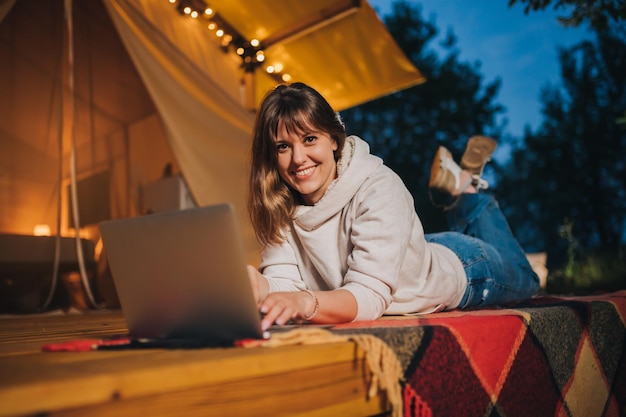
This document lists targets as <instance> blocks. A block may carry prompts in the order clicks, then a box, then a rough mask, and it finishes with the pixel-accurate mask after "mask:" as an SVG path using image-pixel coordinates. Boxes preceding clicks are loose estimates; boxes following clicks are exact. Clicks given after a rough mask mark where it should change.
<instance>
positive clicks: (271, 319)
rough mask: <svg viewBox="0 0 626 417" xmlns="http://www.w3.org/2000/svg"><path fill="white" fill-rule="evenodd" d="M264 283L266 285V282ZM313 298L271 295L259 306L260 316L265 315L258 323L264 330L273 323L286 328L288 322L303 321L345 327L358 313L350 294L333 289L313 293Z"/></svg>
mask: <svg viewBox="0 0 626 417" xmlns="http://www.w3.org/2000/svg"><path fill="white" fill-rule="evenodd" d="M265 282H267V281H265ZM314 295H315V297H313V296H311V294H310V293H309V292H307V291H294V292H275V293H270V294H268V295H267V297H265V299H263V300H262V301H261V303H260V305H259V306H260V310H261V313H264V314H265V317H263V320H262V322H261V324H262V326H263V329H264V330H266V329H267V328H269V327H270V326H271V325H272V324H273V323H276V324H279V325H281V324H286V323H287V322H288V321H289V320H306V319H307V317H311V315H313V313H314V312H315V310H316V303H317V304H318V306H317V309H318V311H317V313H316V314H315V315H314V317H312V318H311V320H310V321H311V322H313V323H319V324H321V323H325V324H331V323H348V322H351V321H352V320H354V318H355V317H356V315H357V312H358V306H357V303H356V299H355V298H354V296H353V295H352V293H351V292H350V291H347V290H344V289H341V288H339V289H336V290H332V291H315V292H314Z"/></svg>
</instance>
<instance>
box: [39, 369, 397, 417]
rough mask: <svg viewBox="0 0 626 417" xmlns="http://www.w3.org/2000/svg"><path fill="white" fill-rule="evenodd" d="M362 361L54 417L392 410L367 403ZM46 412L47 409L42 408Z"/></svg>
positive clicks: (378, 400) (364, 413)
mask: <svg viewBox="0 0 626 417" xmlns="http://www.w3.org/2000/svg"><path fill="white" fill-rule="evenodd" d="M364 366H365V364H364V361H363V360H360V361H358V362H356V363H349V362H344V363H340V364H335V365H330V366H323V367H316V368H309V369H305V370H301V371H296V372H291V373H286V374H277V375H272V376H266V377H259V378H246V379H242V380H238V381H232V382H229V383H225V384H213V385H210V386H207V387H200V388H196V389H189V390H184V391H177V392H168V393H164V394H160V395H156V396H146V397H138V398H133V399H128V400H125V399H112V400H111V401H109V402H108V403H105V404H98V405H95V406H92V407H82V408H76V409H73V410H62V411H61V412H59V413H50V414H48V413H47V412H46V415H49V416H55V415H63V416H68V417H72V416H83V415H89V416H94V417H98V416H103V417H104V416H109V415H115V416H117V417H125V416H128V417H134V416H137V415H150V416H171V415H185V416H242V415H271V416H281V415H290V416H329V415H340V416H370V415H379V414H381V413H383V412H386V411H388V409H386V407H385V405H384V401H383V400H382V399H381V398H380V397H376V398H373V399H371V400H368V399H367V398H366V396H367V394H366V392H367V386H366V381H365V379H364V378H363V373H364V368H363V367H364ZM41 411H42V412H44V410H41Z"/></svg>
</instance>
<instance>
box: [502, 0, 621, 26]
mask: <svg viewBox="0 0 626 417" xmlns="http://www.w3.org/2000/svg"><path fill="white" fill-rule="evenodd" d="M518 2H519V3H523V4H526V7H525V8H524V13H526V14H528V13H529V12H530V11H531V10H532V11H537V10H544V9H546V8H547V7H548V6H549V5H550V4H553V5H554V9H555V10H559V9H566V8H570V11H571V13H570V15H569V16H560V17H559V18H558V19H559V21H560V22H561V23H562V24H564V25H565V26H578V25H580V24H581V23H582V22H583V21H589V24H590V25H591V27H593V28H595V29H606V28H607V27H608V26H609V25H610V24H611V23H618V22H620V21H624V20H626V3H625V2H624V1H623V0H556V1H554V2H553V1H552V0H509V7H511V6H513V5H514V4H515V3H518Z"/></svg>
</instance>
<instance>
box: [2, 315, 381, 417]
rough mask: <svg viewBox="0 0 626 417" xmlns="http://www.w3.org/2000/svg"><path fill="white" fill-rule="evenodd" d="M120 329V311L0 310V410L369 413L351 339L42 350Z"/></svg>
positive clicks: (370, 403)
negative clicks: (270, 344)
mask: <svg viewBox="0 0 626 417" xmlns="http://www.w3.org/2000/svg"><path fill="white" fill-rule="evenodd" d="M125 333H126V326H125V323H124V320H123V318H122V316H121V313H120V312H117V311H114V312H92V313H87V314H59V315H27V316H11V317H0V416H21V415H46V416H55V415H64V416H78V415H89V416H99V415H107V416H108V415H115V416H133V417H134V416H137V415H146V416H162V415H170V416H171V415H185V416H194V415H202V416H243V415H272V416H280V415H294V416H329V415H337V416H339V415H340V416H372V415H388V413H389V409H388V408H387V406H386V405H385V401H384V399H383V398H381V397H376V398H373V399H371V400H368V399H367V398H366V397H367V382H368V381H367V376H366V375H367V374H368V372H367V369H366V368H365V366H366V365H365V363H364V358H363V352H362V351H360V350H359V349H358V348H357V347H356V346H355V345H354V344H353V343H352V342H342V343H332V344H325V345H317V346H291V347H280V348H255V349H244V348H205V349H138V350H119V351H102V350H99V351H90V352H54V353H52V352H43V351H42V350H41V347H42V345H43V344H44V343H50V342H60V341H68V340H76V339H89V338H101V337H107V336H114V335H120V334H125Z"/></svg>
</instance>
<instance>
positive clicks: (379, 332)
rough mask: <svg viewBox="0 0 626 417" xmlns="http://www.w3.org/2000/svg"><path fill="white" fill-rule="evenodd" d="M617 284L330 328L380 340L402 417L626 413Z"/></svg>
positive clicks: (624, 302)
mask: <svg viewBox="0 0 626 417" xmlns="http://www.w3.org/2000/svg"><path fill="white" fill-rule="evenodd" d="M625 326H626V291H620V292H616V293H611V294H604V295H597V296H588V297H538V298H534V299H532V300H530V301H527V302H524V303H518V304H514V305H508V306H506V308H494V309H482V310H474V311H464V312H444V313H437V314H431V315H428V316H420V317H384V318H382V319H380V320H376V321H371V322H361V323H351V324H347V325H339V326H335V327H334V328H333V329H332V331H333V332H334V333H339V334H347V333H368V334H373V335H375V336H377V337H379V338H381V339H382V340H384V341H385V342H386V343H387V344H388V345H389V346H390V347H391V348H392V349H393V350H394V352H395V353H396V354H397V356H398V359H399V360H400V362H401V364H402V367H403V370H404V385H403V397H404V415H405V416H420V417H422V416H434V417H439V416H472V417H474V416H487V417H513V416H533V417H535V416H559V417H561V416H563V417H579V416H580V417H586V416H607V417H608V416H626V355H625V353H624V351H625V349H626V327H625Z"/></svg>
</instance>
